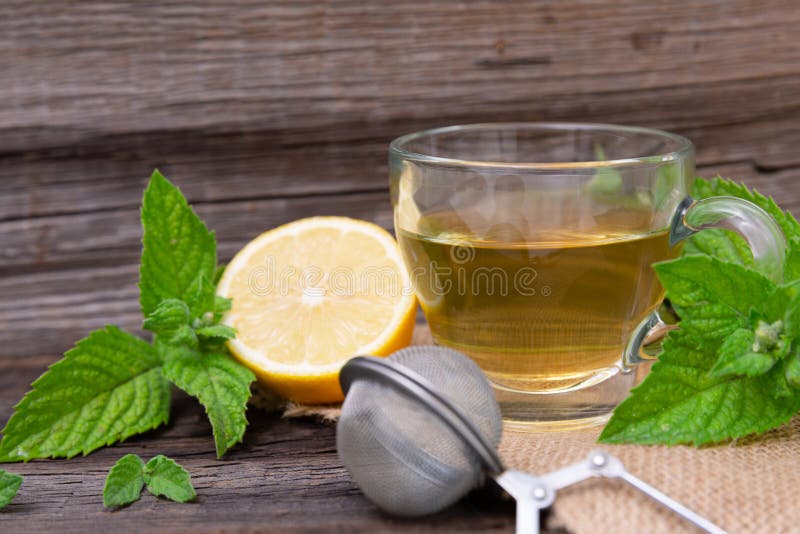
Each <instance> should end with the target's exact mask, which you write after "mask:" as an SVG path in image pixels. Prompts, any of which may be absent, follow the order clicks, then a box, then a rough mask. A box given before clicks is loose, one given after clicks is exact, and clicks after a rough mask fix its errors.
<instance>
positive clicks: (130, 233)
mask: <svg viewBox="0 0 800 534" xmlns="http://www.w3.org/2000/svg"><path fill="white" fill-rule="evenodd" d="M798 22H800V10H797V9H795V3H794V2H793V0H774V1H768V2H752V1H746V0H737V1H728V0H707V1H693V2H690V3H680V4H673V3H641V2H637V1H634V0H625V1H617V2H595V1H591V0H568V1H564V2H558V3H557V4H555V3H550V2H525V1H509V2H503V3H501V4H498V3H496V2H490V1H488V0H473V1H469V2H455V1H444V2H430V1H422V0H414V1H411V2H404V3H397V2H393V1H390V0H376V1H374V2H369V3H364V2H356V1H351V0H343V1H339V2H335V3H322V4H320V3H319V2H316V1H310V0H300V1H288V0H285V1H277V2H267V3H264V2H259V1H256V0H235V1H233V2H204V3H201V4H200V5H198V4H197V3H194V2H186V1H185V0H168V1H165V2H160V3H158V5H155V4H151V5H143V4H141V3H137V2H115V3H107V2H99V1H89V2H80V3H72V2H61V3H55V4H53V3H48V4H44V3H37V2H23V1H21V0H13V1H10V2H5V3H3V5H2V6H0V72H2V73H3V77H2V82H0V243H2V246H1V247H0V287H2V289H3V290H4V291H3V292H2V293H0V347H2V348H0V358H10V357H26V356H31V355H41V354H49V355H51V357H56V355H57V354H59V353H61V352H62V351H64V350H65V349H66V348H68V347H69V346H70V345H71V343H72V342H73V341H75V340H76V339H77V338H79V337H81V336H82V335H84V334H85V333H86V331H87V330H88V329H89V328H93V327H96V326H98V325H100V324H104V323H120V324H122V325H124V326H126V327H129V328H135V327H136V326H137V324H138V321H139V319H138V317H137V316H136V292H135V285H134V284H135V278H136V276H135V263H136V261H137V258H138V254H139V251H138V242H139V226H138V220H137V217H136V212H137V210H138V205H139V201H140V198H141V191H142V188H143V186H144V184H145V182H146V180H147V177H148V175H149V174H150V172H151V170H152V169H153V168H155V167H159V168H161V169H162V170H163V171H164V172H166V173H167V174H168V176H170V177H171V178H172V179H174V180H175V182H176V183H178V184H179V185H180V186H181V187H182V189H183V190H184V191H185V192H186V194H187V196H188V197H189V199H190V200H191V201H192V202H194V203H195V204H196V205H197V206H198V211H199V212H200V213H201V214H202V215H203V216H204V217H206V218H207V220H208V222H209V224H210V226H212V227H213V228H214V229H216V230H217V232H218V235H219V237H220V242H221V245H220V249H221V256H222V257H223V258H228V257H230V256H231V255H232V254H233V253H234V252H235V250H237V249H238V248H239V247H241V246H242V245H243V244H244V243H245V242H246V241H247V240H249V239H250V238H252V237H253V236H254V235H256V234H257V233H258V232H259V231H261V230H264V229H267V228H269V227H271V226H274V225H276V224H279V223H281V222H285V221H288V220H292V219H295V218H298V217H301V216H304V215H310V214H320V213H336V214H348V215H353V216H356V217H362V218H366V219H370V220H375V221H377V222H378V223H380V224H382V225H384V226H389V225H390V220H391V219H390V206H389V203H388V195H387V191H386V174H387V173H386V145H387V143H388V141H389V140H390V139H392V138H393V137H395V136H397V135H400V134H403V133H407V132H409V131H413V130H417V129H420V128H425V127H430V126H436V125H442V124H453V123H459V122H474V121H501V120H585V121H607V122H621V123H632V124H643V125H648V126H655V127H661V128H666V129H671V130H675V131H677V132H679V133H683V134H685V135H688V136H689V137H690V138H692V139H693V140H694V141H695V143H696V144H697V147H698V163H699V165H700V172H701V173H702V174H706V175H709V174H715V173H717V172H722V173H725V174H728V175H732V176H735V177H738V178H742V179H745V180H747V181H748V182H749V183H754V184H756V185H758V186H759V187H760V188H761V189H763V190H765V191H766V192H769V193H772V194H776V195H778V196H779V197H780V198H781V200H782V201H783V203H784V204H785V205H786V206H787V207H789V208H792V209H800V188H799V187H798V186H797V185H795V184H797V183H798V178H800V151H798V150H797V148H796V147H797V146H800V126H798V125H799V124H800V37H799V36H798V35H799V34H797V32H796V31H795V29H796V27H797V25H798Z"/></svg>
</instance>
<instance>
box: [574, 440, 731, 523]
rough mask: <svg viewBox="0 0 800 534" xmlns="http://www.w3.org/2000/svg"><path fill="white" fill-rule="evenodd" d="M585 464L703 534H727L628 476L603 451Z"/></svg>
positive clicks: (619, 465)
mask: <svg viewBox="0 0 800 534" xmlns="http://www.w3.org/2000/svg"><path fill="white" fill-rule="evenodd" d="M587 462H588V464H589V468H590V469H591V470H592V471H594V472H595V473H596V474H597V475H599V476H603V477H607V478H619V479H621V480H624V481H625V482H627V483H628V484H630V485H631V486H633V487H634V488H636V489H637V490H639V491H641V492H642V493H644V494H645V495H647V496H648V497H650V498H651V499H653V500H654V501H656V502H658V503H659V504H661V505H663V506H665V507H667V508H669V509H670V510H672V511H673V512H675V513H676V514H678V515H679V516H681V517H682V518H684V519H685V520H687V521H689V522H690V523H692V524H693V525H695V526H697V527H698V528H700V529H702V530H704V531H705V532H708V533H709V534H727V532H726V531H725V530H723V529H722V528H720V527H718V526H717V525H715V524H714V523H712V522H711V521H709V520H708V519H706V518H705V517H703V516H701V515H699V514H697V513H696V512H694V511H692V510H690V509H689V508H687V507H686V506H684V505H682V504H681V503H679V502H678V501H676V500H675V499H673V498H672V497H670V496H668V495H667V494H665V493H664V492H662V491H660V490H658V489H656V488H654V487H653V486H651V485H650V484H648V483H647V482H645V481H644V480H641V479H640V478H637V477H635V476H633V475H632V474H630V473H629V472H628V471H627V470H626V469H625V467H624V466H623V465H622V462H620V461H619V459H617V458H615V457H614V456H611V455H610V454H608V453H605V452H603V451H594V452H592V453H591V454H590V455H589V459H588V460H587Z"/></svg>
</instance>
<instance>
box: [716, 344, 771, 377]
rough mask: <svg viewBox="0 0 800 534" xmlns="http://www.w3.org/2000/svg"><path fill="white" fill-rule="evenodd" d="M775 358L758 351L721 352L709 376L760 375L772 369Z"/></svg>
mask: <svg viewBox="0 0 800 534" xmlns="http://www.w3.org/2000/svg"><path fill="white" fill-rule="evenodd" d="M775 362H776V359H775V358H774V357H772V356H770V355H769V354H761V353H758V352H751V351H748V352H741V353H736V354H734V353H732V352H731V353H723V354H720V358H719V361H718V362H717V364H716V365H715V366H714V368H713V369H711V376H715V377H720V378H724V377H728V376H760V375H763V374H764V373H766V372H767V371H769V370H770V369H772V366H773V365H775Z"/></svg>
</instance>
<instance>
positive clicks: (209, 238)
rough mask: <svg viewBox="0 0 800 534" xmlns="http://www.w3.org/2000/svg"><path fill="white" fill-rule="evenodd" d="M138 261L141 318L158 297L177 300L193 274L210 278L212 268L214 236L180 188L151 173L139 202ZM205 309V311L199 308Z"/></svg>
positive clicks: (190, 284)
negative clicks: (139, 247) (140, 208)
mask: <svg viewBox="0 0 800 534" xmlns="http://www.w3.org/2000/svg"><path fill="white" fill-rule="evenodd" d="M142 226H143V228H144V235H143V237H142V244H143V249H142V262H141V266H140V268H139V289H140V296H139V300H140V303H141V306H142V314H143V315H144V316H145V317H147V316H148V315H150V314H151V313H152V312H153V310H155V308H156V306H158V303H159V302H161V301H162V300H164V299H171V298H175V299H180V300H183V301H184V302H187V303H188V304H189V307H190V308H192V305H191V303H190V302H189V299H188V298H187V294H188V292H189V288H190V286H192V284H193V283H194V282H195V280H196V279H197V278H198V276H201V275H204V276H206V277H207V278H208V279H211V278H213V276H214V271H215V269H216V267H217V252H216V241H215V239H214V234H213V233H212V232H209V231H208V228H207V227H206V225H205V224H204V223H203V221H202V220H200V218H199V217H198V216H197V215H196V214H195V212H194V211H193V210H192V208H191V207H189V204H188V203H187V202H186V199H185V198H184V196H183V195H182V194H181V192H180V190H179V189H178V188H177V187H175V186H174V185H172V184H171V183H170V182H169V180H167V179H166V178H164V176H163V175H162V174H161V173H160V172H158V171H154V172H153V175H152V177H151V178H150V183H149V184H148V186H147V189H146V190H145V192H144V198H143V200H142ZM203 311H207V310H203Z"/></svg>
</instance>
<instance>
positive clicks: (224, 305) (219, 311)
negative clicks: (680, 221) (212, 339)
mask: <svg viewBox="0 0 800 534" xmlns="http://www.w3.org/2000/svg"><path fill="white" fill-rule="evenodd" d="M232 305H233V302H232V301H231V299H228V298H225V297H220V296H216V297H215V298H214V322H217V323H218V322H219V321H220V320H221V319H222V316H223V315H225V312H226V311H229V310H230V309H231V307H232Z"/></svg>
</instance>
